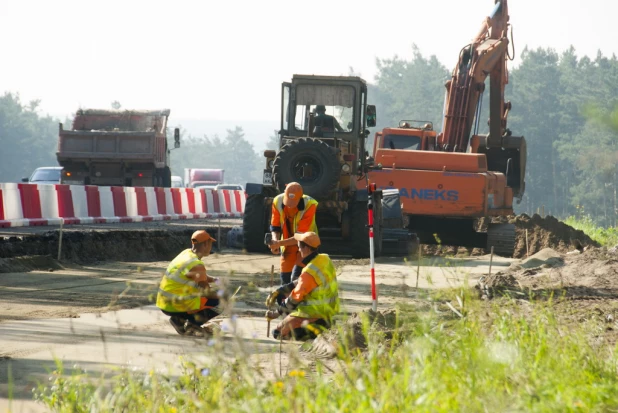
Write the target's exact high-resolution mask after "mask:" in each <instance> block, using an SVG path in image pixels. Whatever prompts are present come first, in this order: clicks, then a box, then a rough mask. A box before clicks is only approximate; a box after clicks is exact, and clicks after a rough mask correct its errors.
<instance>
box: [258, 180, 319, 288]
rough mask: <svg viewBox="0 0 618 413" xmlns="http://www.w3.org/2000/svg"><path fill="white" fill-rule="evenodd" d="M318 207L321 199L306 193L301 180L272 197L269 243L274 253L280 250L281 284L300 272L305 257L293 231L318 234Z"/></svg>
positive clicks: (295, 276) (286, 283)
mask: <svg viewBox="0 0 618 413" xmlns="http://www.w3.org/2000/svg"><path fill="white" fill-rule="evenodd" d="M317 207H318V201H316V200H315V199H313V198H311V197H310V196H308V195H304V194H303V187H302V186H301V184H299V183H298V182H290V183H289V184H287V185H286V187H285V191H284V192H283V194H279V195H277V196H276V197H275V198H274V199H273V204H272V214H271V220H270V230H271V233H272V242H271V244H270V245H269V246H270V249H271V251H272V253H273V254H279V253H281V267H280V277H281V285H282V286H285V285H289V284H290V283H291V282H292V281H293V280H295V279H297V278H298V277H299V276H300V273H301V271H302V258H301V256H300V253H299V252H298V248H297V245H296V240H295V239H294V234H295V233H297V232H307V231H312V232H315V233H316V234H317V232H318V227H317V225H316V223H315V212H316V210H317ZM290 290H291V288H290ZM288 292H289V291H288ZM283 298H285V297H283Z"/></svg>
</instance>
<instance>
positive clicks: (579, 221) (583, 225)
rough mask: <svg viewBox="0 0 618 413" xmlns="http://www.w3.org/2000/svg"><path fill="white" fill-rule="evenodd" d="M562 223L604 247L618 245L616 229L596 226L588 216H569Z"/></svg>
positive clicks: (617, 229) (617, 230)
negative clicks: (580, 231)
mask: <svg viewBox="0 0 618 413" xmlns="http://www.w3.org/2000/svg"><path fill="white" fill-rule="evenodd" d="M564 222H565V223H566V224H568V225H570V226H572V227H573V228H575V229H579V230H582V231H584V232H585V233H586V235H588V236H589V237H590V238H592V239H593V240H595V241H596V242H598V243H599V244H601V245H603V246H606V247H613V246H615V245H618V228H615V227H610V228H603V227H599V226H597V225H596V224H595V223H594V222H593V220H592V218H591V217H590V216H589V215H586V216H584V217H582V218H576V217H574V216H570V217H568V218H567V219H565V220H564Z"/></svg>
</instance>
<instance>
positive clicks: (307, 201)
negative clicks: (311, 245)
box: [273, 194, 318, 251]
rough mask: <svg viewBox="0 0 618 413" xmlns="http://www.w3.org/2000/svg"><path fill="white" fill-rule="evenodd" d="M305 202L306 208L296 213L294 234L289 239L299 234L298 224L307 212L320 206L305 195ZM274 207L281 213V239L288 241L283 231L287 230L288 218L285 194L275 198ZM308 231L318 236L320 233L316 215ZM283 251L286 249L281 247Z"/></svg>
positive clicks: (293, 227) (289, 235)
mask: <svg viewBox="0 0 618 413" xmlns="http://www.w3.org/2000/svg"><path fill="white" fill-rule="evenodd" d="M303 200H304V204H305V208H304V209H303V210H298V213H296V215H295V216H294V224H293V226H292V233H291V234H288V238H291V237H293V236H294V234H295V233H297V232H298V223H299V222H300V220H301V219H302V218H303V215H305V212H306V211H307V210H309V208H310V207H311V206H313V205H315V206H316V208H317V206H318V201H316V200H315V199H313V198H311V197H310V196H309V195H303ZM273 205H274V206H275V208H276V209H277V211H278V212H279V225H280V226H281V238H280V239H286V238H285V237H284V231H283V229H284V228H286V225H285V218H286V217H285V212H284V211H283V207H284V205H283V194H279V195H277V196H276V197H275V199H273ZM308 231H312V232H315V233H316V234H317V233H318V226H317V225H316V223H315V214H314V215H313V219H312V220H311V225H309V229H308ZM281 251H285V247H281Z"/></svg>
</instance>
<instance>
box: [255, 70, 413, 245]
mask: <svg viewBox="0 0 618 413" xmlns="http://www.w3.org/2000/svg"><path fill="white" fill-rule="evenodd" d="M281 97H282V102H281V128H280V130H279V149H278V150H267V151H265V152H264V157H265V167H264V172H263V179H262V182H261V183H247V185H246V187H245V188H246V189H245V190H246V193H247V195H248V198H247V201H246V205H245V211H244V217H243V243H244V247H245V249H246V250H247V251H260V252H261V251H264V252H266V251H269V250H268V248H267V247H266V246H265V245H264V234H265V233H267V232H270V230H269V225H270V215H271V205H272V200H273V197H275V196H276V195H277V194H279V193H282V192H283V191H284V189H285V186H286V185H287V184H288V183H290V182H299V183H300V184H301V185H302V186H303V190H304V193H305V194H306V195H309V196H311V197H312V198H314V199H316V200H317V201H318V202H319V205H318V210H317V212H316V223H317V226H318V230H319V234H320V238H321V240H322V243H323V250H324V251H327V252H334V251H336V252H341V253H345V254H351V255H353V256H355V257H368V256H369V254H370V249H369V236H368V201H369V200H370V199H371V201H372V205H373V213H374V217H375V220H374V221H375V222H374V251H375V254H376V255H380V253H381V251H382V247H383V234H384V232H383V222H384V218H383V217H384V214H386V215H387V216H388V217H389V218H391V219H389V224H390V225H392V224H393V221H394V222H395V224H394V226H399V227H400V229H402V225H403V224H402V222H403V221H402V216H401V211H400V210H399V220H397V216H396V214H397V211H395V212H393V210H392V208H388V206H389V205H394V206H395V207H398V205H399V202H398V200H395V202H389V203H388V205H387V209H386V210H385V209H384V208H383V204H382V199H383V197H382V192H381V191H374V192H372V191H368V190H367V186H366V182H365V181H366V179H365V178H366V173H367V170H368V168H369V167H370V165H368V164H367V163H366V162H365V161H366V157H365V141H366V137H367V136H368V135H369V130H368V129H367V127H373V126H375V122H376V109H375V106H373V105H368V104H367V84H366V82H365V81H364V80H363V79H361V78H360V77H355V76H315V75H294V76H293V77H292V82H284V83H283V84H282V90H281ZM320 113H323V114H325V115H327V116H324V115H322V116H320V115H319V114H320ZM324 120H326V121H324ZM395 196H396V197H398V194H395ZM391 198H392V197H391ZM390 200H391V201H392V199H390ZM393 214H395V219H394V220H393V219H392V216H393Z"/></svg>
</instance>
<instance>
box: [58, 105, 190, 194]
mask: <svg viewBox="0 0 618 413" xmlns="http://www.w3.org/2000/svg"><path fill="white" fill-rule="evenodd" d="M169 114H170V111H169V109H163V110H102V109H79V110H78V111H77V112H76V113H75V118H74V120H73V125H72V127H71V129H66V130H65V129H64V127H63V125H62V123H60V127H59V139H58V151H57V152H56V157H57V159H58V163H59V164H60V165H61V166H62V167H63V168H64V169H63V171H62V176H61V183H63V184H73V185H101V186H156V187H170V186H171V179H172V178H171V177H172V174H171V170H170V162H169V161H170V157H169V154H170V149H169V148H168V143H167V119H168V117H169ZM179 146H180V131H179V130H178V128H176V129H175V130H174V147H175V148H178V147H179Z"/></svg>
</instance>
